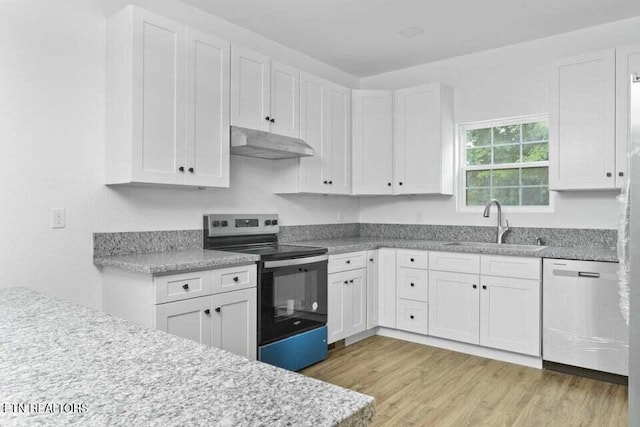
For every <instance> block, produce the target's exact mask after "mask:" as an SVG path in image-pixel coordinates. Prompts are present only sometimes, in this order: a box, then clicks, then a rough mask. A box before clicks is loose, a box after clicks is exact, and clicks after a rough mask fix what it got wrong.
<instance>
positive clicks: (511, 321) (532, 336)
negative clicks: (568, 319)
mask: <svg viewBox="0 0 640 427" xmlns="http://www.w3.org/2000/svg"><path fill="white" fill-rule="evenodd" d="M538 261H539V260H538ZM481 279H482V290H481V292H480V345H483V346H486V347H493V348H499V349H501V350H508V351H513V352H516V353H525V354H530V355H532V356H540V281H538V280H529V279H513V278H507V277H491V276H483V277H482V278H481Z"/></svg>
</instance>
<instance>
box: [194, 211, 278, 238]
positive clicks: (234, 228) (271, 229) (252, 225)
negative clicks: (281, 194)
mask: <svg viewBox="0 0 640 427" xmlns="http://www.w3.org/2000/svg"><path fill="white" fill-rule="evenodd" d="M203 222H204V231H205V235H206V236H209V237H213V236H233V235H238V234H274V233H277V232H278V231H280V226H279V225H278V214H208V215H204V221H203Z"/></svg>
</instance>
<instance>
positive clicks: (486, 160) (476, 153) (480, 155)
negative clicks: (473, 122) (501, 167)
mask: <svg viewBox="0 0 640 427" xmlns="http://www.w3.org/2000/svg"><path fill="white" fill-rule="evenodd" d="M490 164H491V148H490V147H487V148H470V149H468V150H467V165H490Z"/></svg>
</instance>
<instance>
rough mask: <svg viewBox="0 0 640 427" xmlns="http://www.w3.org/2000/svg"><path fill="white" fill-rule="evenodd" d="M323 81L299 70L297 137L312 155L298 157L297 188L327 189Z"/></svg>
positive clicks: (328, 153)
mask: <svg viewBox="0 0 640 427" xmlns="http://www.w3.org/2000/svg"><path fill="white" fill-rule="evenodd" d="M329 111H330V110H329V106H328V94H327V82H325V81H324V80H322V79H320V78H317V77H315V76H312V75H310V74H307V73H302V78H301V83H300V138H301V139H302V140H303V141H305V142H306V143H307V144H309V145H311V146H312V147H313V149H314V152H315V154H314V155H313V156H311V157H302V158H301V159H300V163H299V168H300V172H299V173H300V191H301V192H306V193H327V192H328V191H329V184H328V182H329V177H328V176H327V175H326V174H327V173H329V171H330V167H329V165H328V164H329V163H330V161H331V155H332V154H331V144H330V143H329V142H330V138H329V136H328V131H329V120H328V114H329Z"/></svg>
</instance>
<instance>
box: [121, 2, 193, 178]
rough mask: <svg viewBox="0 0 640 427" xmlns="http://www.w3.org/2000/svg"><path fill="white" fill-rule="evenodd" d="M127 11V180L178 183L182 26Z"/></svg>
mask: <svg viewBox="0 0 640 427" xmlns="http://www.w3.org/2000/svg"><path fill="white" fill-rule="evenodd" d="M133 10H134V15H133V16H134V17H133V112H132V125H133V129H132V131H133V153H132V156H133V158H132V159H133V162H132V163H133V167H132V174H131V175H132V181H133V182H145V183H159V184H183V183H184V173H183V172H180V171H179V168H180V167H185V166H186V165H185V158H184V156H185V141H184V135H185V132H184V102H185V87H184V81H185V70H184V68H185V28H184V26H182V25H180V24H178V23H176V22H174V21H171V20H169V19H166V18H164V17H161V16H158V15H155V14H152V13H149V12H146V11H144V10H142V9H139V8H134V9H133Z"/></svg>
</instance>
